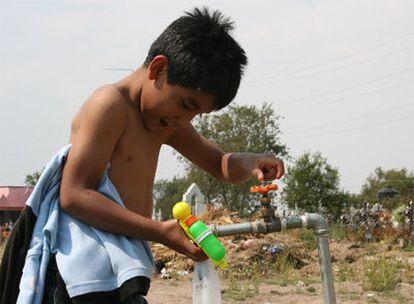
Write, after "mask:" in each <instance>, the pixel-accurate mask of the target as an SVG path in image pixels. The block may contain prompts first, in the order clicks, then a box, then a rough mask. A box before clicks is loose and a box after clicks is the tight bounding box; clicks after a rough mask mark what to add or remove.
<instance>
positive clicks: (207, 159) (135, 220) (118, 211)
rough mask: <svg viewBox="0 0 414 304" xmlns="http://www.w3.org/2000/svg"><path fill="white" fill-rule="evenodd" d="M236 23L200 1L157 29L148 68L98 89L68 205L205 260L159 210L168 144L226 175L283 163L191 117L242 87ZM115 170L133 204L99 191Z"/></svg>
mask: <svg viewBox="0 0 414 304" xmlns="http://www.w3.org/2000/svg"><path fill="white" fill-rule="evenodd" d="M231 29H232V23H231V22H230V21H229V20H228V19H227V18H224V17H223V16H222V15H221V14H220V13H219V12H217V11H215V12H209V11H208V10H206V9H201V10H199V9H194V10H193V11H192V12H190V13H186V15H185V16H183V17H181V18H179V19H177V20H176V21H174V22H173V23H172V24H171V25H170V26H169V27H168V28H167V29H166V30H165V31H164V32H163V33H162V34H161V35H160V36H159V37H158V38H157V40H156V41H155V42H154V43H153V44H152V46H151V48H150V50H149V53H148V57H147V59H146V60H145V62H144V64H143V65H142V66H141V67H140V68H138V69H137V70H136V71H134V72H133V73H131V74H130V75H129V76H127V77H126V78H125V79H122V80H121V81H119V82H117V83H114V84H110V85H105V86H102V87H101V88H99V89H98V90H97V91H96V92H94V93H93V94H92V95H91V96H90V97H89V99H88V100H87V101H86V102H85V104H84V105H83V106H82V108H81V109H80V111H79V112H78V113H77V114H76V116H75V117H74V119H73V121H72V128H71V136H70V142H71V148H70V151H69V153H68V156H67V159H66V162H65V166H64V169H63V172H62V180H61V187H60V207H61V209H62V210H63V211H64V212H65V213H67V214H68V215H70V216H72V217H73V218H75V219H78V220H80V221H82V222H83V223H85V224H86V225H89V226H92V227H95V228H98V229H99V230H102V231H105V232H109V233H111V234H114V235H120V236H126V237H129V238H134V239H135V238H136V239H142V240H147V241H153V242H158V243H162V244H164V245H166V246H168V247H170V248H172V249H174V250H175V251H177V252H179V253H182V254H185V255H186V256H188V257H190V258H191V259H193V260H195V261H202V260H204V259H206V256H205V255H204V253H203V252H202V250H201V249H200V248H198V247H196V246H195V245H193V244H192V243H191V242H190V241H189V240H188V239H187V237H186V236H185V234H184V233H183V231H182V229H181V227H180V226H179V224H178V223H177V222H176V221H175V220H169V221H164V222H157V221H153V220H152V219H151V215H152V208H153V205H152V191H153V182H154V175H155V171H156V166H157V160H158V155H159V151H160V148H161V146H162V145H163V144H166V145H169V146H171V147H173V148H174V149H175V150H177V151H178V152H179V153H181V154H182V155H183V156H184V157H186V158H187V159H189V160H190V161H192V162H193V163H195V164H196V165H198V166H199V167H200V168H202V169H203V170H205V171H206V172H208V173H209V174H211V175H212V176H214V177H216V178H217V179H219V180H221V181H223V182H226V183H241V182H244V181H246V180H247V179H249V178H250V177H252V176H255V177H257V178H258V179H259V180H263V179H264V180H272V179H276V178H281V177H282V175H283V173H284V165H283V162H282V161H281V160H280V159H278V158H277V157H276V156H274V155H269V154H254V153H225V152H224V151H222V150H221V149H220V148H219V147H217V146H216V145H215V144H214V143H211V142H209V141H208V140H207V139H205V138H204V137H202V136H201V135H200V134H199V133H197V131H196V130H195V129H194V127H193V126H192V124H191V120H192V119H193V118H194V117H195V116H196V115H201V114H203V113H210V112H213V111H216V110H218V109H221V108H223V107H225V106H226V105H227V104H229V103H230V102H231V100H232V99H233V98H234V96H235V95H236V92H237V89H238V87H239V84H240V79H241V75H242V72H243V68H244V66H245V65H246V62H247V58H246V56H245V53H244V51H243V49H242V48H241V47H240V46H239V45H238V43H237V42H236V41H235V40H234V39H233V38H232V37H231V36H230V35H229V31H230V30H231ZM108 164H110V167H109V169H108ZM106 170H107V172H108V177H109V179H110V181H111V182H112V183H113V185H114V186H115V188H116V190H117V191H118V193H119V195H120V197H121V199H122V202H123V203H124V205H125V207H126V208H125V207H124V206H121V205H120V204H117V203H114V201H113V200H111V199H110V198H108V197H107V196H105V195H104V194H102V193H100V192H99V191H98V188H99V185H100V183H101V180H102V178H103V176H104V173H105V172H106ZM77 245H79V246H82V244H74V246H77ZM58 262H59V261H58ZM58 264H59V263H58ZM58 266H59V265H58ZM73 267H76V265H74V266H73ZM58 268H59V267H58ZM121 283H122V282H121ZM118 287H119V286H118ZM101 291H102V292H106V291H109V290H101ZM140 301H145V300H144V299H143V298H142V299H140V300H136V302H128V303H145V302H140ZM79 303H80V302H79ZM96 303H97V302H96ZM122 303H127V302H122Z"/></svg>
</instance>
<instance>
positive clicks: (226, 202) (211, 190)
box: [180, 103, 287, 211]
mask: <svg viewBox="0 0 414 304" xmlns="http://www.w3.org/2000/svg"><path fill="white" fill-rule="evenodd" d="M279 118H280V117H279V116H277V115H275V113H274V111H273V109H272V108H271V106H270V105H269V104H266V103H264V104H263V105H262V106H261V107H256V106H238V105H233V106H229V107H228V108H227V109H226V110H225V111H224V112H223V113H222V114H219V115H206V116H204V117H202V118H201V119H199V120H198V121H196V123H195V127H196V129H197V130H198V131H199V132H200V133H201V134H202V135H203V136H204V137H206V138H207V139H209V140H210V141H212V142H215V143H216V144H217V145H218V146H219V147H221V148H222V149H223V150H224V151H226V152H232V151H243V152H260V153H273V154H277V155H279V156H287V148H286V146H285V145H283V144H281V143H280V137H279V136H280V129H279ZM180 159H181V160H183V159H182V158H180ZM184 162H185V164H186V172H187V177H188V179H189V180H191V181H192V182H195V183H197V185H198V186H199V187H200V189H201V191H202V192H203V193H204V195H206V197H207V199H208V201H209V202H215V203H218V204H221V205H223V206H224V207H226V208H228V209H230V210H241V211H243V210H247V209H248V208H249V203H250V202H251V196H250V193H249V189H250V186H251V185H253V184H257V180H255V179H253V178H252V179H250V180H249V181H248V182H246V183H243V184H241V185H230V184H225V183H222V182H220V181H218V180H216V179H215V178H214V177H212V176H210V175H208V174H207V173H205V172H204V171H202V170H200V169H199V168H198V167H197V166H195V165H194V164H192V163H190V162H187V161H184Z"/></svg>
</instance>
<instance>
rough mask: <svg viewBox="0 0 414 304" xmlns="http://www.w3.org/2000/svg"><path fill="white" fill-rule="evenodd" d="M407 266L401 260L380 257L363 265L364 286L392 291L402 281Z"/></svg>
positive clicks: (370, 288)
mask: <svg viewBox="0 0 414 304" xmlns="http://www.w3.org/2000/svg"><path fill="white" fill-rule="evenodd" d="M406 270H407V266H406V265H404V264H403V263H402V262H399V261H395V260H390V259H387V258H385V257H380V258H378V259H375V260H370V261H367V262H366V264H365V265H364V283H365V288H366V289H368V290H374V291H379V292H383V291H392V290H394V289H395V287H396V286H397V284H398V283H400V282H401V281H402V276H403V272H404V271H406Z"/></svg>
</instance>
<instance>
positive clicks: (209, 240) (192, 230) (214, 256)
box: [173, 202, 228, 269]
mask: <svg viewBox="0 0 414 304" xmlns="http://www.w3.org/2000/svg"><path fill="white" fill-rule="evenodd" d="M173 216H174V218H175V219H176V220H178V221H179V223H180V225H181V227H182V228H183V230H184V232H185V234H186V235H187V236H188V237H189V238H190V239H191V240H192V241H193V242H194V243H195V244H197V245H198V246H199V247H200V248H201V249H202V250H203V251H204V252H205V253H206V255H207V256H208V257H209V258H210V259H211V260H212V261H213V263H214V264H215V265H216V266H218V267H219V268H221V269H225V268H226V267H227V266H228V264H227V262H226V260H225V256H226V249H225V248H224V246H223V245H222V244H221V243H220V241H219V240H218V239H217V237H216V236H215V235H214V234H213V232H212V231H211V230H210V229H209V228H208V227H207V226H206V225H205V224H204V223H203V222H202V221H200V220H198V219H197V217H196V216H195V215H192V214H191V208H190V205H188V204H187V203H186V202H179V203H176V204H175V205H174V207H173Z"/></svg>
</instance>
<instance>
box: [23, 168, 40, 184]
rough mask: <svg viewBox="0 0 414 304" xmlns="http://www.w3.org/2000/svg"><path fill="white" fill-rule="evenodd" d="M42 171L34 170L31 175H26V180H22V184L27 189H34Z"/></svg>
mask: <svg viewBox="0 0 414 304" xmlns="http://www.w3.org/2000/svg"><path fill="white" fill-rule="evenodd" d="M43 169H44V168H43ZM43 169H42V170H40V171H38V170H35V171H33V173H32V174H28V175H26V178H25V180H24V184H25V185H26V186H28V187H34V186H36V184H37V181H38V180H39V178H40V175H41V174H42V172H43Z"/></svg>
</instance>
